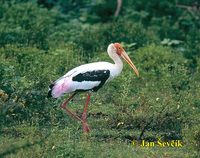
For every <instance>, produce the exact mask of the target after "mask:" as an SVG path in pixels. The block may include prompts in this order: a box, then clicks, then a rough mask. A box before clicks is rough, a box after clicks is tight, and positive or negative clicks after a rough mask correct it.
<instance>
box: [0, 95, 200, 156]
mask: <svg viewBox="0 0 200 158" xmlns="http://www.w3.org/2000/svg"><path fill="white" fill-rule="evenodd" d="M102 92H103V91H102ZM102 92H100V95H101V93H102ZM98 97H99V96H98V95H94V96H93V97H92V101H91V103H90V106H89V113H88V123H89V125H90V128H91V129H92V130H91V133H89V134H83V133H82V128H81V123H80V122H77V121H76V120H74V119H72V118H71V117H69V116H68V115H65V112H64V111H62V110H61V109H60V108H54V109H55V110H58V112H61V113H63V114H64V117H63V118H62V123H58V124H56V123H55V121H54V120H51V122H52V124H49V125H40V124H27V123H26V122H24V123H23V124H19V125H16V126H13V127H12V126H11V127H4V128H2V129H1V135H0V139H1V142H0V157H8V158H10V157H11V158H15V157H16V158H17V157H58V158H59V157H77V158H78V157H80V158H81V157H87V158H90V157H91V158H93V157H100V158H101V157H102V158H104V157H117V158H120V157H121V158H125V157H127V158H128V157H135V158H141V157H144V158H145V157H152V158H155V157H159V158H160V157H163V158H166V157H188V158H190V157H197V154H198V153H197V151H196V150H190V148H189V144H187V142H184V146H183V147H159V146H155V147H141V146H140V142H138V143H137V144H136V145H133V144H132V141H133V140H137V138H138V137H139V135H140V134H141V130H138V129H126V128H122V127H123V122H117V123H116V124H112V123H113V121H111V120H112V119H113V118H112V117H111V116H112V115H119V114H120V113H121V111H120V110H119V109H118V107H114V106H113V104H100V103H98V102H97V103H96V102H95V103H94V101H95V99H97V98H98ZM80 98H82V99H79V97H76V99H75V100H74V101H73V103H70V105H69V107H70V108H72V109H73V110H74V111H75V109H77V110H76V112H77V113H78V114H80V113H81V110H82V108H83V106H81V104H83V99H85V98H84V95H80ZM58 102H61V100H59V101H56V102H55V105H56V104H58ZM110 112H112V113H111V114H110ZM121 126H122V127H121ZM161 135H162V133H161V132H152V131H146V132H145V134H144V139H146V140H147V141H148V139H150V138H153V139H157V138H159V137H160V136H161Z"/></svg>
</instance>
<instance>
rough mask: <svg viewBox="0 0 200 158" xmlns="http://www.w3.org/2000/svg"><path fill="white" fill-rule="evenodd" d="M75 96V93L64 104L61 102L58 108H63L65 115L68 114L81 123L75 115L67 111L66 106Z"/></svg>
mask: <svg viewBox="0 0 200 158" xmlns="http://www.w3.org/2000/svg"><path fill="white" fill-rule="evenodd" d="M75 95H76V92H75V93H74V94H72V95H71V96H70V97H69V98H68V99H67V100H66V101H65V102H63V103H62V104H61V105H60V107H61V108H63V109H64V110H65V111H66V112H67V113H69V114H70V115H71V116H73V117H74V118H75V119H77V120H78V121H81V122H83V121H82V119H81V118H79V117H78V116H77V115H76V114H74V113H73V112H71V110H69V109H68V108H67V104H68V102H69V101H70V100H71V99H72V98H73V97H74V96H75Z"/></svg>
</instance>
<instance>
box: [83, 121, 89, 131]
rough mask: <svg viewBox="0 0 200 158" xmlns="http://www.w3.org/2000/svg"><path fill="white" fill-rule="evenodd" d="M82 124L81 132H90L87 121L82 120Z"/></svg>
mask: <svg viewBox="0 0 200 158" xmlns="http://www.w3.org/2000/svg"><path fill="white" fill-rule="evenodd" d="M82 126H83V132H84V133H89V132H90V128H89V126H88V124H87V122H83V123H82Z"/></svg>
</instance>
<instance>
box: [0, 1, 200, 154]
mask: <svg viewBox="0 0 200 158" xmlns="http://www.w3.org/2000/svg"><path fill="white" fill-rule="evenodd" d="M116 5H117V3H116V1H115V0H108V1H106V0H97V1H92V0H82V1H80V0H37V1H36V0H31V1H28V0H11V1H4V0H2V1H0V122H1V123H0V132H1V135H0V137H1V142H0V147H1V148H0V155H1V157H4V156H6V157H27V156H30V155H32V156H33V157H59V156H60V157H94V156H98V157H131V156H133V154H134V155H135V157H145V155H149V156H150V157H155V156H158V155H160V156H161V157H198V153H199V148H200V128H199V127H200V126H199V122H200V117H199V116H200V115H199V114H200V113H199V112H200V75H199V67H200V45H199V43H200V29H199V28H200V9H199V8H200V4H199V2H198V1H196V0H181V1H179V0H163V1H158V0H154V1H147V0H140V1H123V3H122V8H121V10H120V15H119V16H118V17H114V16H113V15H114V12H115V9H116ZM116 41H117V42H121V43H122V44H123V46H124V48H125V49H126V51H127V52H128V54H129V56H130V57H131V58H132V59H133V61H134V63H135V65H136V66H137V68H138V70H139V72H140V77H139V78H136V77H135V76H134V75H133V73H132V71H130V68H129V67H128V66H127V65H125V67H124V70H123V73H122V74H121V76H119V77H118V78H116V79H115V80H113V82H111V83H109V84H108V85H106V86H105V87H104V88H102V89H101V90H100V91H99V92H98V93H97V94H93V97H92V101H91V105H90V108H89V114H88V115H89V120H88V121H89V124H90V127H91V128H92V132H91V134H90V135H88V136H84V135H82V134H81V133H82V130H81V125H80V124H79V123H77V122H76V121H74V120H73V119H71V118H70V117H69V116H68V115H66V114H65V113H64V112H63V111H62V110H61V109H60V108H59V107H58V105H59V104H61V103H62V101H63V100H64V99H65V97H66V96H64V97H62V98H60V99H57V100H53V99H47V97H46V96H47V91H48V85H49V84H50V83H51V82H52V81H53V80H55V79H57V78H58V77H60V76H62V75H63V74H65V73H66V72H67V71H68V70H70V69H71V68H73V67H75V66H78V65H80V64H84V63H88V62H93V61H100V60H107V61H111V60H110V59H109V57H108V56H107V54H106V53H105V51H106V48H107V45H108V44H109V43H111V42H116ZM84 99H85V96H84V94H81V95H80V99H79V97H77V98H75V99H74V101H73V102H72V103H71V104H70V107H71V108H72V109H73V110H74V111H76V112H77V113H78V114H81V112H82V108H83V107H82V106H81V105H82V104H84ZM158 138H162V139H163V140H177V139H180V140H182V141H183V142H184V147H183V148H176V149H175V148H159V147H157V148H141V147H133V146H132V144H131V142H132V140H138V141H140V140H141V139H144V140H146V141H156V140H157V139H158ZM160 156H159V157H160Z"/></svg>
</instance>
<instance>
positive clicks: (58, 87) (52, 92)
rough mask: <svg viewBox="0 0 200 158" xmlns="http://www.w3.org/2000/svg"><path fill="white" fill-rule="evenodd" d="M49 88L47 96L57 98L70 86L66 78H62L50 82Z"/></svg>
mask: <svg viewBox="0 0 200 158" xmlns="http://www.w3.org/2000/svg"><path fill="white" fill-rule="evenodd" d="M49 88H50V89H49V92H48V96H49V97H53V98H58V97H60V96H62V95H63V94H64V93H66V92H67V91H68V90H69V88H70V86H69V82H68V80H67V78H63V79H60V80H58V81H55V82H54V83H52V84H51V85H50V86H49Z"/></svg>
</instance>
